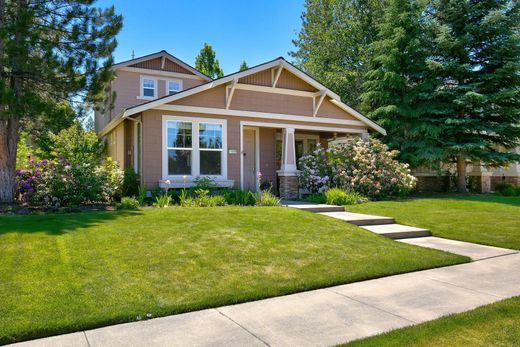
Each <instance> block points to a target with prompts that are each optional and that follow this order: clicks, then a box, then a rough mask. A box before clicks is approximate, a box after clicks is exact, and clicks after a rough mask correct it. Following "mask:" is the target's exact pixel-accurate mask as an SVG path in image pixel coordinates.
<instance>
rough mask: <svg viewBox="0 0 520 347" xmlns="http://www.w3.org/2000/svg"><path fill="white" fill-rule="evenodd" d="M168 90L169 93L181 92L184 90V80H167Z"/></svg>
mask: <svg viewBox="0 0 520 347" xmlns="http://www.w3.org/2000/svg"><path fill="white" fill-rule="evenodd" d="M166 90H167V91H168V94H169V95H171V94H175V93H178V92H180V91H181V90H182V80H169V81H166Z"/></svg>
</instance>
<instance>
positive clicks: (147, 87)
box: [141, 78, 155, 98]
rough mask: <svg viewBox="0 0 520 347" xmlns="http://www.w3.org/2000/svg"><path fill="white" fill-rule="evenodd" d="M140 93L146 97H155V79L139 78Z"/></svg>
mask: <svg viewBox="0 0 520 347" xmlns="http://www.w3.org/2000/svg"><path fill="white" fill-rule="evenodd" d="M141 95H142V96H143V97H146V98H155V80H153V79H150V78H143V79H141Z"/></svg>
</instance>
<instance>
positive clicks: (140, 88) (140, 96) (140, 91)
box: [137, 75, 159, 100]
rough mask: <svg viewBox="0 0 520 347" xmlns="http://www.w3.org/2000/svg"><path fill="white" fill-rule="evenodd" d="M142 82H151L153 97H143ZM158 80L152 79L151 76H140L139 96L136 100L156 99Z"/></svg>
mask: <svg viewBox="0 0 520 347" xmlns="http://www.w3.org/2000/svg"><path fill="white" fill-rule="evenodd" d="M144 80H150V81H153V86H154V88H153V96H145V95H144V93H143V92H144V85H143V84H144ZM157 82H158V79H157V78H156V77H152V76H143V75H141V76H140V78H139V95H138V96H137V99H141V100H154V99H157V95H158V90H157V89H158V87H159V86H158V84H157Z"/></svg>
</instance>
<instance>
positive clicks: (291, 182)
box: [279, 176, 298, 199]
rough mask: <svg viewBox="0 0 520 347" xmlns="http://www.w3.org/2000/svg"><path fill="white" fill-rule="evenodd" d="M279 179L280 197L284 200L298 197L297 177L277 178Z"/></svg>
mask: <svg viewBox="0 0 520 347" xmlns="http://www.w3.org/2000/svg"><path fill="white" fill-rule="evenodd" d="M279 179H280V187H279V192H280V197H282V198H284V199H296V198H297V197H298V177H297V176H279Z"/></svg>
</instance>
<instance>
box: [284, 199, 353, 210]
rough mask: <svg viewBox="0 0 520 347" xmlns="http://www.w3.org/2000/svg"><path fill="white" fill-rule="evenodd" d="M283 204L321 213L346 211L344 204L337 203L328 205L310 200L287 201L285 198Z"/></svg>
mask: <svg viewBox="0 0 520 347" xmlns="http://www.w3.org/2000/svg"><path fill="white" fill-rule="evenodd" d="M281 203H282V205H285V206H287V207H291V208H297V209H299V210H302V211H307V212H314V213H321V212H344V211H345V208H344V207H343V206H336V205H327V204H313V203H309V202H302V201H286V200H283V201H282V202H281Z"/></svg>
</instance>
